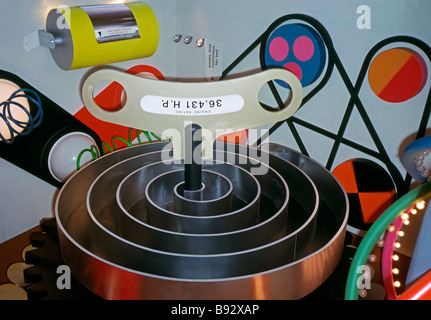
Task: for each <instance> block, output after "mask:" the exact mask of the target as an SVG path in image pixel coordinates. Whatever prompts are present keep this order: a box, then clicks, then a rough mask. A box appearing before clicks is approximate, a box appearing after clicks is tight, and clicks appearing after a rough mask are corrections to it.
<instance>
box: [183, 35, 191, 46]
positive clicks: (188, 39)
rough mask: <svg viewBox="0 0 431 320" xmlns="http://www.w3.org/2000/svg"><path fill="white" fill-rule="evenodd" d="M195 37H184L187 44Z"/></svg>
mask: <svg viewBox="0 0 431 320" xmlns="http://www.w3.org/2000/svg"><path fill="white" fill-rule="evenodd" d="M192 39H193V37H192V36H186V37H185V38H184V43H185V44H189V43H190V42H192Z"/></svg>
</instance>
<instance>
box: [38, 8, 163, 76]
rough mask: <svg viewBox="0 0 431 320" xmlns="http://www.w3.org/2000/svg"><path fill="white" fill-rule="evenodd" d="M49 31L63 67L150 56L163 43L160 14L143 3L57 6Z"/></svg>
mask: <svg viewBox="0 0 431 320" xmlns="http://www.w3.org/2000/svg"><path fill="white" fill-rule="evenodd" d="M46 31H47V32H49V33H51V34H53V36H54V39H55V47H54V48H52V49H51V54H52V57H53V59H54V60H55V62H56V63H57V65H58V66H59V67H60V68H62V69H63V70H71V69H77V68H85V67H90V66H96V65H103V64H110V63H115V62H120V61H126V60H133V59H140V58H145V57H149V56H151V55H153V54H154V52H155V51H156V49H157V46H158V42H159V28H158V24H157V19H156V16H155V14H154V12H153V11H152V10H151V8H150V7H149V6H148V5H147V4H145V3H143V2H133V3H126V4H112V5H101V6H83V7H62V8H58V9H53V10H51V11H50V12H49V13H48V16H47V21H46Z"/></svg>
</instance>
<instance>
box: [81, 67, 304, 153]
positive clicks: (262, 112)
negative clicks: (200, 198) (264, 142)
mask: <svg viewBox="0 0 431 320" xmlns="http://www.w3.org/2000/svg"><path fill="white" fill-rule="evenodd" d="M272 80H283V81H285V82H286V83H288V84H289V87H290V90H291V91H290V97H289V102H288V104H287V106H286V107H285V108H283V109H281V110H277V111H269V110H267V109H265V108H263V107H262V105H261V104H260V102H259V98H258V94H259V91H260V89H261V87H262V86H263V85H265V84H266V83H267V82H269V81H272ZM104 81H115V82H117V83H119V84H120V85H121V86H122V87H123V88H124V90H125V93H126V103H125V104H124V106H123V107H122V108H121V109H120V110H117V111H107V110H104V109H102V108H100V107H99V106H98V105H97V104H96V102H95V101H94V94H93V91H94V89H95V87H96V85H97V84H99V83H101V82H104ZM82 98H83V101H84V104H85V106H86V107H87V109H88V110H89V111H90V112H91V113H92V114H93V115H94V116H95V117H96V118H99V119H100V120H103V121H107V122H111V123H115V124H119V125H123V126H126V127H132V128H136V129H142V130H146V131H152V132H158V133H160V134H162V135H163V136H165V137H167V138H170V139H171V141H172V146H173V158H174V159H184V155H185V146H186V142H185V139H186V128H187V127H188V126H190V125H191V124H194V125H197V126H198V127H200V128H201V130H202V131H201V136H202V144H201V149H202V158H212V156H213V143H214V141H215V140H216V139H217V138H218V136H220V135H223V134H224V133H226V130H229V131H230V132H232V131H239V130H245V129H250V128H255V127H259V126H263V125H266V124H270V123H274V122H278V121H282V120H286V119H287V118H289V117H290V116H292V115H293V114H294V113H295V112H296V111H297V110H298V108H299V107H300V105H301V102H302V86H301V83H300V82H299V80H298V78H297V77H296V76H295V75H294V74H293V73H291V72H290V71H288V70H285V69H281V68H280V69H269V70H265V71H262V72H259V73H257V74H254V75H250V76H245V77H241V78H236V79H229V80H221V81H216V82H191V83H189V82H186V83H184V82H175V81H165V80H156V79H149V78H143V77H140V76H137V75H132V74H129V73H125V72H121V71H117V70H111V69H102V70H99V71H96V72H94V73H93V74H91V75H90V76H89V77H88V78H87V79H86V80H85V82H84V84H83V89H82Z"/></svg>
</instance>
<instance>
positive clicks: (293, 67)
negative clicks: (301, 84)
mask: <svg viewBox="0 0 431 320" xmlns="http://www.w3.org/2000/svg"><path fill="white" fill-rule="evenodd" d="M283 68H284V69H287V70H289V71H290V72H292V73H293V74H294V75H295V76H296V77H297V78H298V79H299V80H301V79H302V69H301V67H300V66H298V65H297V64H296V63H295V62H288V63H286V64H285V65H284V67H283Z"/></svg>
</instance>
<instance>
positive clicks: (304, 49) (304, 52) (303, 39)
mask: <svg viewBox="0 0 431 320" xmlns="http://www.w3.org/2000/svg"><path fill="white" fill-rule="evenodd" d="M293 54H294V55H295V57H296V58H297V59H298V60H299V61H302V62H304V61H308V60H310V59H311V57H312V56H313V54H314V44H313V41H312V40H311V39H310V38H309V37H307V36H300V37H298V38H297V39H296V40H295V42H294V43H293Z"/></svg>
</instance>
